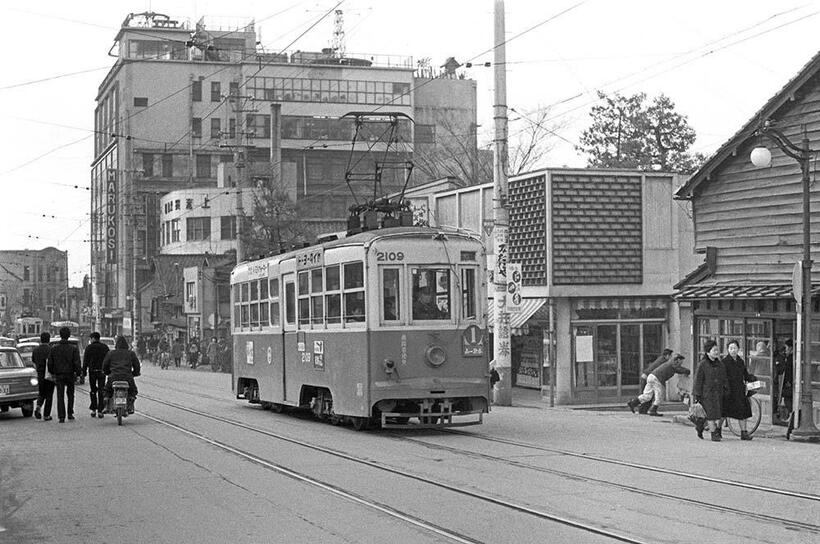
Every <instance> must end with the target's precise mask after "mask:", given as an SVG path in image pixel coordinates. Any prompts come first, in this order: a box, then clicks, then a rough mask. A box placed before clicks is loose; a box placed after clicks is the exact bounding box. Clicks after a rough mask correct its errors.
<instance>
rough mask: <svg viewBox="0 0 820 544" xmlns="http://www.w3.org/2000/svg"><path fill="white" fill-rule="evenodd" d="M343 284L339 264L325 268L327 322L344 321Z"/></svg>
mask: <svg viewBox="0 0 820 544" xmlns="http://www.w3.org/2000/svg"><path fill="white" fill-rule="evenodd" d="M341 290H342V284H341V272H340V267H339V265H333V266H328V267H326V268H325V311H326V313H327V323H328V324H330V323H341V322H342V293H341Z"/></svg>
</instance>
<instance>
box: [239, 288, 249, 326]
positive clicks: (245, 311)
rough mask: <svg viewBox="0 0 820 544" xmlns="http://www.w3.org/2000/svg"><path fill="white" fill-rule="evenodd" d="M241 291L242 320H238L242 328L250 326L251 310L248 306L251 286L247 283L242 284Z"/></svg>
mask: <svg viewBox="0 0 820 544" xmlns="http://www.w3.org/2000/svg"><path fill="white" fill-rule="evenodd" d="M240 289H241V296H240V301H241V302H242V318H241V320H240V324H241V325H242V327H243V328H244V327H250V326H251V308H250V306H249V305H248V302H249V301H250V291H251V286H250V284H249V283H243V284H242V285H240Z"/></svg>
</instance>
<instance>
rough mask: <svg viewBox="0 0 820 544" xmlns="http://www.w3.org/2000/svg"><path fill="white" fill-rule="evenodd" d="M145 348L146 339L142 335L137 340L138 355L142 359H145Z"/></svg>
mask: <svg viewBox="0 0 820 544" xmlns="http://www.w3.org/2000/svg"><path fill="white" fill-rule="evenodd" d="M145 347H146V343H145V337H144V336H143V335H140V337H139V338H137V355H138V356H139V357H140V358H142V359H145Z"/></svg>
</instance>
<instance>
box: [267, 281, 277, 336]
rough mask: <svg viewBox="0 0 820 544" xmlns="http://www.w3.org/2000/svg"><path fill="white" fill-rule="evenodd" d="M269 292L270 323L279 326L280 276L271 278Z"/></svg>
mask: <svg viewBox="0 0 820 544" xmlns="http://www.w3.org/2000/svg"><path fill="white" fill-rule="evenodd" d="M268 285H269V287H268V292H269V295H270V324H271V325H273V326H274V327H278V326H279V278H271V279H270V280H269V281H268Z"/></svg>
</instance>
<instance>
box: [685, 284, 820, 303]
mask: <svg viewBox="0 0 820 544" xmlns="http://www.w3.org/2000/svg"><path fill="white" fill-rule="evenodd" d="M819 293H820V285H814V286H812V295H817V294H819ZM791 296H792V285H791V284H790V283H777V284H752V285H750V284H746V285H742V284H741V285H738V284H733V285H715V284H712V285H690V286H687V287H684V288H683V289H681V290H680V291H679V292H678V293H677V294H676V295H675V298H676V299H678V300H696V299H747V298H755V299H757V298H789V297H791Z"/></svg>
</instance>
